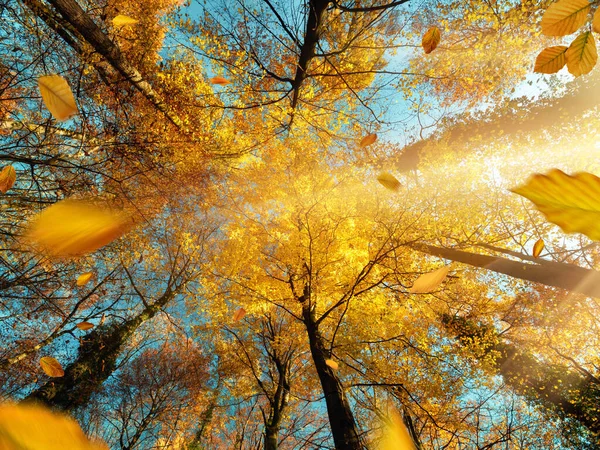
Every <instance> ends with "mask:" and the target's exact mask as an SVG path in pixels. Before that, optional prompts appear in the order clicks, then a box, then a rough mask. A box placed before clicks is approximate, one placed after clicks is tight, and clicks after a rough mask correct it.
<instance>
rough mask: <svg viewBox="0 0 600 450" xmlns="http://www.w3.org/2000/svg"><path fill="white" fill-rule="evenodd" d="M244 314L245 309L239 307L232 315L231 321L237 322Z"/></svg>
mask: <svg viewBox="0 0 600 450" xmlns="http://www.w3.org/2000/svg"><path fill="white" fill-rule="evenodd" d="M245 315H246V310H245V309H244V308H240V309H238V310H237V311H236V312H235V314H234V315H233V321H234V322H239V321H240V320H242V319H243V318H244V316H245Z"/></svg>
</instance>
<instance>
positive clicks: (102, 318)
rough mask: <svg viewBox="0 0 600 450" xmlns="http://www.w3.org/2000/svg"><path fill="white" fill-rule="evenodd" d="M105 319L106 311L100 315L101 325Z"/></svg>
mask: <svg viewBox="0 0 600 450" xmlns="http://www.w3.org/2000/svg"><path fill="white" fill-rule="evenodd" d="M105 320H106V313H102V317H100V325H103V324H104V321H105Z"/></svg>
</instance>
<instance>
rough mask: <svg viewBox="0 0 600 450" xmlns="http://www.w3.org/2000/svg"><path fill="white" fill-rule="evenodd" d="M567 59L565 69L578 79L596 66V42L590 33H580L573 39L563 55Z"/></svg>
mask: <svg viewBox="0 0 600 450" xmlns="http://www.w3.org/2000/svg"><path fill="white" fill-rule="evenodd" d="M565 57H566V58H567V68H568V69H569V72H570V73H571V74H572V75H574V76H576V77H578V76H579V75H585V74H586V73H589V72H590V70H592V69H593V68H594V66H595V65H596V61H597V60H598V52H597V51H596V42H595V41H594V36H593V35H592V33H591V32H590V31H586V32H585V33H581V34H580V35H579V36H577V37H576V38H575V40H574V41H573V42H571V45H570V46H569V48H568V49H567V51H566V53H565Z"/></svg>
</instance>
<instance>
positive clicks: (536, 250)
mask: <svg viewBox="0 0 600 450" xmlns="http://www.w3.org/2000/svg"><path fill="white" fill-rule="evenodd" d="M542 250H544V241H543V239H538V240H537V241H535V244H533V252H532V254H533V257H534V258H537V257H538V256H540V254H541V253H542Z"/></svg>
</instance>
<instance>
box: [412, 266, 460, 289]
mask: <svg viewBox="0 0 600 450" xmlns="http://www.w3.org/2000/svg"><path fill="white" fill-rule="evenodd" d="M449 271H450V266H449V265H448V266H444V267H441V268H439V269H437V270H434V271H433V272H429V273H424V274H423V275H421V276H420V277H419V278H417V280H416V281H415V283H414V284H413V285H412V287H411V288H410V289H409V290H408V292H410V293H411V294H428V293H430V292H432V291H434V290H436V289H437V287H438V286H439V285H440V284H442V282H443V281H444V280H445V279H446V276H447V275H448V272H449Z"/></svg>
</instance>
